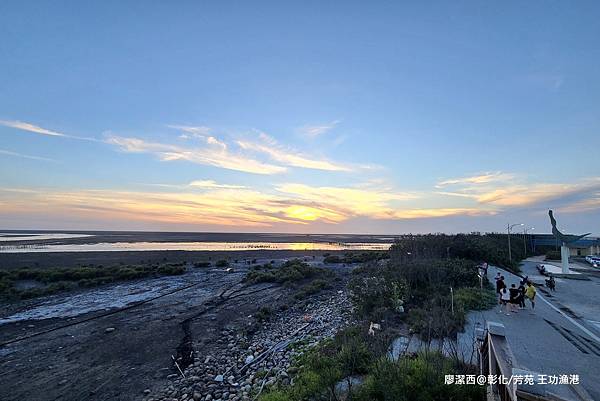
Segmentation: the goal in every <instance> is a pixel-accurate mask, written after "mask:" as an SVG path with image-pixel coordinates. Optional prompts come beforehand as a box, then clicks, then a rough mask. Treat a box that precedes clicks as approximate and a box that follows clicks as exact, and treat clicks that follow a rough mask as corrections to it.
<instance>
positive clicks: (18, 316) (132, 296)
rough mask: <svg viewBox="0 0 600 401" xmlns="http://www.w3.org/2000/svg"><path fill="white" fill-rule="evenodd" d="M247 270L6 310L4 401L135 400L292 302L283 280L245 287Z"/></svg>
mask: <svg viewBox="0 0 600 401" xmlns="http://www.w3.org/2000/svg"><path fill="white" fill-rule="evenodd" d="M302 255H304V253H303V254H302ZM97 256H98V255H96V257H97ZM262 256H263V257H264V256H265V255H262ZM268 256H269V258H270V257H271V256H272V255H268ZM296 256H300V255H298V254H296ZM138 257H139V255H138ZM144 257H145V258H147V256H144ZM308 258H309V259H312V257H311V256H309V257H308ZM311 261H312V260H311ZM245 269H246V267H245V266H244V265H243V264H242V263H240V264H239V265H237V266H236V268H235V271H234V272H233V273H227V272H225V271H223V270H219V269H189V270H190V271H191V272H190V273H188V274H185V275H182V276H178V277H165V278H160V279H151V280H142V281H138V282H135V283H126V284H117V285H112V286H106V287H102V288H96V289H91V290H88V291H82V292H74V293H68V294H63V295H57V296H52V297H46V298H42V299H37V300H35V301H34V302H28V303H23V304H22V305H21V306H20V307H15V306H14V305H13V307H12V308H10V311H9V309H8V308H3V310H2V313H1V314H0V318H1V319H0V344H2V345H1V346H0V399H2V400H131V399H137V398H139V397H140V395H141V394H142V392H143V391H144V390H145V389H151V390H152V389H158V388H161V387H163V386H164V384H165V383H166V381H167V376H169V375H172V374H175V373H176V372H177V371H176V368H175V367H174V364H173V363H172V358H171V357H172V356H174V357H176V358H177V357H181V356H182V355H181V354H182V353H184V354H185V353H187V352H188V351H190V346H193V348H194V350H195V351H197V352H204V351H206V352H208V350H210V349H211V348H213V347H219V345H218V344H217V340H218V338H219V333H220V332H221V330H222V329H223V328H237V329H240V328H241V329H243V328H245V327H247V326H248V325H249V322H251V319H250V318H249V316H250V315H252V314H253V313H254V312H255V311H256V310H258V309H259V308H260V307H261V306H265V305H268V306H270V307H273V306H274V305H278V304H279V303H282V302H287V295H289V294H288V291H289V290H287V289H284V288H282V287H279V286H273V285H272V284H261V285H254V286H249V287H245V286H244V285H243V284H241V280H242V278H243V276H244V274H245ZM184 321H187V322H189V326H187V327H184V325H182V323H183V322H184ZM107 329H108V330H107ZM113 329H114V330H113ZM186 334H187V335H188V337H185V336H186ZM178 353H179V354H178Z"/></svg>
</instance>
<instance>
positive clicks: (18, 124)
mask: <svg viewBox="0 0 600 401" xmlns="http://www.w3.org/2000/svg"><path fill="white" fill-rule="evenodd" d="M0 125H4V126H5V127H11V128H16V129H20V130H23V131H29V132H33V133H36V134H40V135H50V136H67V135H65V134H63V133H61V132H57V131H52V130H49V129H46V128H42V127H38V126H37V125H33V124H30V123H26V122H23V121H16V120H15V121H8V120H0Z"/></svg>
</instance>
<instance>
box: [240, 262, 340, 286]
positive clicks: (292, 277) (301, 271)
mask: <svg viewBox="0 0 600 401" xmlns="http://www.w3.org/2000/svg"><path fill="white" fill-rule="evenodd" d="M333 274H334V273H332V272H331V271H329V270H327V269H323V268H320V267H315V266H311V265H309V264H308V263H305V262H303V261H301V260H300V259H293V260H289V261H287V262H285V263H284V264H283V265H281V266H279V267H277V266H275V265H274V264H272V263H267V264H264V265H258V266H253V267H252V268H251V269H250V270H249V271H248V273H247V274H246V277H245V278H244V281H246V282H248V283H279V284H285V285H296V284H299V283H300V282H302V281H304V280H306V279H316V278H322V279H323V278H327V277H332V276H333ZM317 284H318V283H317Z"/></svg>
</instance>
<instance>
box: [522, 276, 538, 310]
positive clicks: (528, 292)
mask: <svg viewBox="0 0 600 401" xmlns="http://www.w3.org/2000/svg"><path fill="white" fill-rule="evenodd" d="M536 292H537V291H536V289H535V287H534V286H533V284H531V281H528V282H527V288H526V289H525V296H526V297H527V298H529V301H530V302H531V309H535V294H536Z"/></svg>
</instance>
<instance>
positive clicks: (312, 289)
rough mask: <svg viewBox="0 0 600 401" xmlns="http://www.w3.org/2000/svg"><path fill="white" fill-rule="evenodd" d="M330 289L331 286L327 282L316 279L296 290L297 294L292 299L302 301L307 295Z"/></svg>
mask: <svg viewBox="0 0 600 401" xmlns="http://www.w3.org/2000/svg"><path fill="white" fill-rule="evenodd" d="M330 288H331V284H330V283H329V282H327V281H325V280H323V279H320V278H318V279H315V280H313V281H311V282H310V283H309V284H307V285H305V286H303V287H302V288H300V289H299V290H298V292H297V293H296V295H294V297H295V298H296V299H303V298H306V297H307V296H309V295H313V294H316V293H318V292H321V291H323V290H325V289H330Z"/></svg>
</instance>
